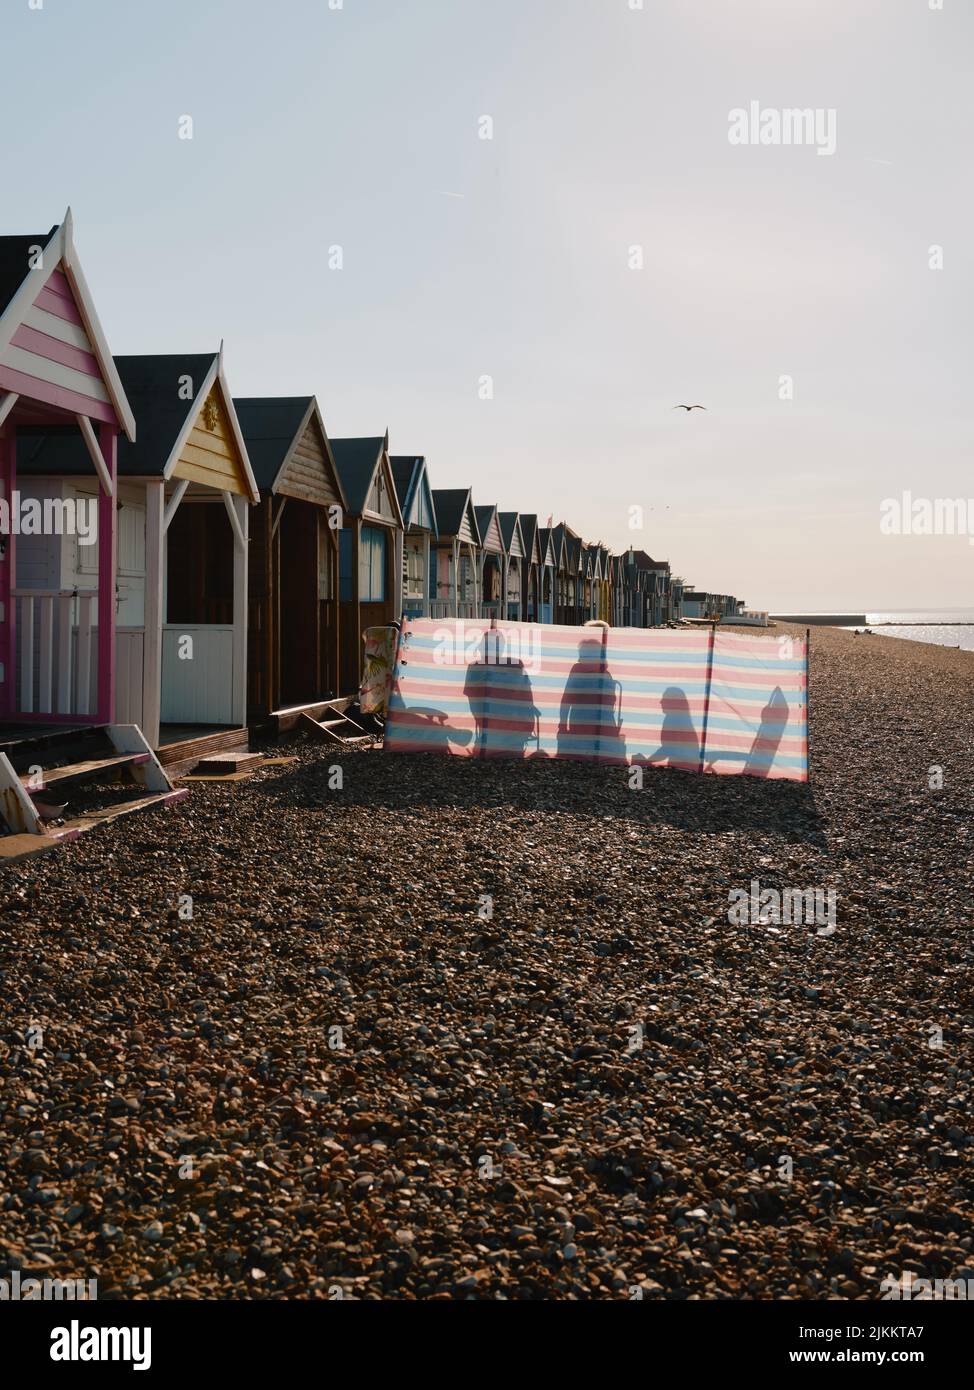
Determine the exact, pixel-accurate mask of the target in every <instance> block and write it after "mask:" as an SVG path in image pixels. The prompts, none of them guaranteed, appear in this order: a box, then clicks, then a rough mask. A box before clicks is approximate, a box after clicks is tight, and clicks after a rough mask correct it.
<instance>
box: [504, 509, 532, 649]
mask: <svg viewBox="0 0 974 1390" xmlns="http://www.w3.org/2000/svg"><path fill="white" fill-rule="evenodd" d="M497 524H498V525H499V526H500V531H501V540H502V541H503V543H504V563H505V569H504V586H503V587H504V597H503V602H502V615H503V617H504V618H506V619H507V621H508V622H511V623H520V622H524V621H526V614H525V609H524V596H523V592H522V590H523V585H524V581H525V580H526V579H527V574H528V570H529V568H530V567H529V565H528V563H527V555H526V551H525V545H524V534H523V532H522V530H521V525H520V520H519V518H518V514H517V512H498V513H497Z"/></svg>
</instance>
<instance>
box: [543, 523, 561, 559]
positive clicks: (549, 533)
mask: <svg viewBox="0 0 974 1390" xmlns="http://www.w3.org/2000/svg"><path fill="white" fill-rule="evenodd" d="M538 553H539V555H540V557H541V558H540V563H541V564H542V565H550V566H551V567H552V568H553V569H557V568H558V566H559V558H558V547H557V545H556V544H555V532H554V528H553V527H551V526H539V527H538Z"/></svg>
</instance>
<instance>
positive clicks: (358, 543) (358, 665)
mask: <svg viewBox="0 0 974 1390" xmlns="http://www.w3.org/2000/svg"><path fill="white" fill-rule="evenodd" d="M361 562H362V518H361V517H360V516H357V517H356V518H355V544H354V546H353V547H352V610H353V612H354V614H355V617H354V619H353V621H352V631H351V633H350V634H349V636H350V637H351V639H352V640H351V643H350V650H351V656H352V670H351V673H350V674H349V673H348V672H346V677H347V679H348V681H349V682H350V684H349V689H350V690H354V691H355V693H356V694H358V690H359V686H360V684H361V675H362V586H361V584H360V583H359V566H360V565H361Z"/></svg>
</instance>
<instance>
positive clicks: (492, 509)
mask: <svg viewBox="0 0 974 1390" xmlns="http://www.w3.org/2000/svg"><path fill="white" fill-rule="evenodd" d="M474 512H475V513H476V516H477V529H478V530H479V532H480V596H481V597H480V613H479V615H478V616H479V617H482V618H500V617H503V614H504V572H505V569H506V565H507V557H506V556H505V554H504V537H503V536H502V535H501V528H500V522H499V521H498V518H497V507H496V506H494V505H493V504H491V505H490V506H481V507H478V506H475V507H474Z"/></svg>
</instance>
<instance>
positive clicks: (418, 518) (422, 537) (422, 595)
mask: <svg viewBox="0 0 974 1390" xmlns="http://www.w3.org/2000/svg"><path fill="white" fill-rule="evenodd" d="M389 462H390V463H391V465H392V477H393V481H394V482H395V484H396V496H397V498H398V499H399V510H400V512H401V513H402V519H403V525H404V527H405V535H404V537H403V561H402V608H403V613H404V614H405V615H406V616H407V617H410V618H429V617H431V616H432V611H431V603H432V600H433V597H434V592H433V586H434V585H435V583H436V578H435V574H434V569H433V541H434V540H435V539H436V536H437V529H436V508H435V507H434V506H433V493H432V490H431V488H430V485H429V475H428V473H427V469H426V459H425V458H423V457H422V456H420V457H419V458H414V457H412V456H410V455H405V454H394V455H393V456H392V458H391V459H390V460H389Z"/></svg>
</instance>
